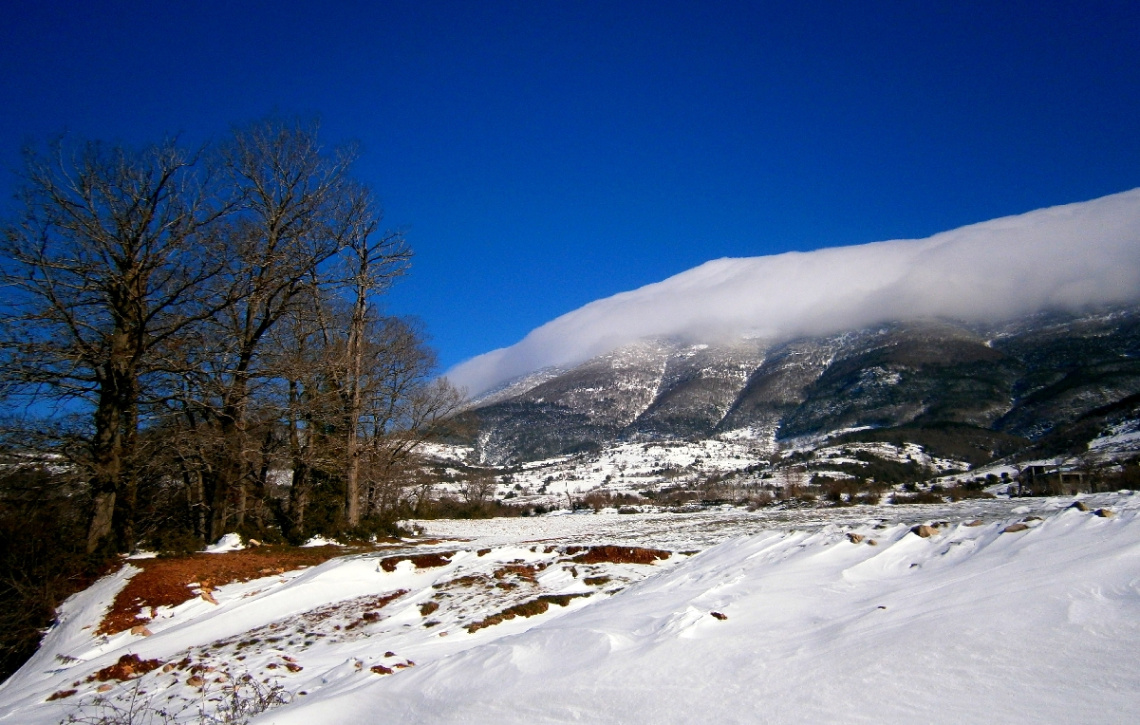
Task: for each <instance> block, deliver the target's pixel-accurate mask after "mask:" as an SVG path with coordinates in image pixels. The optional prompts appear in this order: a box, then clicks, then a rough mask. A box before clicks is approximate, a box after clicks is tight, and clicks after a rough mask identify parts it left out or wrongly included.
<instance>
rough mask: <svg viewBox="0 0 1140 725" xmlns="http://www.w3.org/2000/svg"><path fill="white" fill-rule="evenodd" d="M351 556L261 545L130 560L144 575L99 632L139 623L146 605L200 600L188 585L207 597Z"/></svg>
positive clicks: (127, 588)
mask: <svg viewBox="0 0 1140 725" xmlns="http://www.w3.org/2000/svg"><path fill="white" fill-rule="evenodd" d="M350 553H354V552H353V550H350V549H344V548H341V547H336V546H320V547H310V548H294V547H285V546H281V547H277V546H260V547H258V548H256V549H243V550H241V551H231V552H227V553H225V554H190V555H189V556H180V557H170V558H165V557H163V558H158V559H136V560H132V561H131V562H130V563H131V565H132V566H135V567H137V568H139V569H142V571H140V572H139V573H137V574H135V575H134V576H133V577H131V580H130V581H128V582H127V585H126V586H125V587H123V589H122V591H120V592H119V594H118V596H116V597H115V602H114V604H113V605H112V606H111V611H109V612H107V615H106V616H105V617H103V621H102V623H101V624H100V625H99V630H98V633H99V634H116V633H118V632H123V631H126V630H128V629H131V628H132V627H134V626H135V625H137V624H139V622H140V619H139V616H138V615H140V614H142V613H143V612H144V611H145V610H146V609H148V608H150V607H164V606H168V607H174V606H177V605H179V604H182V603H183V602H185V601H188V600H190V599H193V598H194V597H196V596H199V595H197V594H195V593H194V592H193V590H192V589H191V586H192V585H194V586H197V587H198V588H199V589H201V590H203V591H204V592H207V593H208V592H209V591H210V590H211V589H213V588H214V587H219V586H222V585H224V584H230V583H232V582H244V581H250V580H252V579H259V578H261V577H264V576H272V575H274V574H281V573H283V572H286V571H291V570H294V569H302V568H304V567H308V566H315V565H317V564H321V563H323V562H325V561H328V560H329V559H334V558H336V557H338V556H345V555H347V554H350Z"/></svg>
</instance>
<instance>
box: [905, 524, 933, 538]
mask: <svg viewBox="0 0 1140 725" xmlns="http://www.w3.org/2000/svg"><path fill="white" fill-rule="evenodd" d="M910 531H911V533H912V534H915V535H916V536H921V537H922V538H924V539H929V538H930V537H931V536H934V535H935V534H937V533H938V529H936V528H934V527H933V526H927V525H926V524H920V525H919V526H915V527H914V528H912V529H911V530H910Z"/></svg>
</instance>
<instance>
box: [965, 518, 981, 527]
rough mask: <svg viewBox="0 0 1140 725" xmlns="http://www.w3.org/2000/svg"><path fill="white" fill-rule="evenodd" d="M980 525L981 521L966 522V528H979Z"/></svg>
mask: <svg viewBox="0 0 1140 725" xmlns="http://www.w3.org/2000/svg"><path fill="white" fill-rule="evenodd" d="M981 525H982V520H981V519H974V520H973V521H967V522H966V526H970V527H974V526H981Z"/></svg>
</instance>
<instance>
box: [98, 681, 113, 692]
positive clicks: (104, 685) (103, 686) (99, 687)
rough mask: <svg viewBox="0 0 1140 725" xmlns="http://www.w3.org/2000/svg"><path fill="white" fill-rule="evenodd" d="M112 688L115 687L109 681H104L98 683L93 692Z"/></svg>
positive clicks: (107, 690) (108, 690)
mask: <svg viewBox="0 0 1140 725" xmlns="http://www.w3.org/2000/svg"><path fill="white" fill-rule="evenodd" d="M114 688H115V686H114V685H112V684H111V683H110V682H104V683H103V684H102V685H99V686H98V687H96V688H95V692H110V691H111V690H113V689H114Z"/></svg>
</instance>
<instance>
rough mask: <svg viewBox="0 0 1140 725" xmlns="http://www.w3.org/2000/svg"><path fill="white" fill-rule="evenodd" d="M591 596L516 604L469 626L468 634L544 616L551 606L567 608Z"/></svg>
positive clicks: (552, 597) (549, 596)
mask: <svg viewBox="0 0 1140 725" xmlns="http://www.w3.org/2000/svg"><path fill="white" fill-rule="evenodd" d="M588 596H590V595H589V594H586V593H584V592H583V593H581V594H544V595H542V596H541V597H539V598H538V599H531V600H530V601H529V602H523V603H521V604H516V605H515V606H513V607H508V608H507V609H504V610H503V611H501V612H499V613H498V614H492V615H491V616H490V617H487V618H486V619H483V620H481V621H479V622H474V623H472V624H469V625H467V631H468V632H478V631H479V630H480V629H484V628H486V627H493V626H494V625H496V624H500V623H502V622H505V621H507V620H508V619H514V618H515V617H534V616H537V615H539V614H543V613H545V612H546V610H548V609H550V605H551V604H557V605H558V606H560V607H565V606H566V605H567V604H569V603H570V601H571V600H573V599H577V598H578V597H588Z"/></svg>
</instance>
